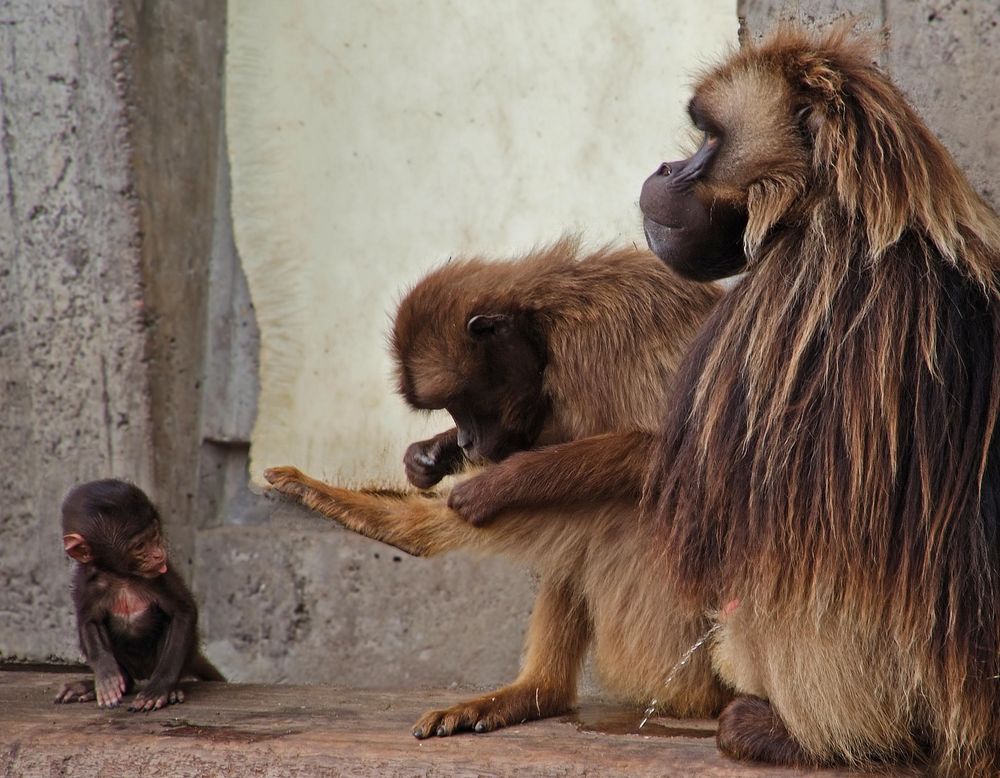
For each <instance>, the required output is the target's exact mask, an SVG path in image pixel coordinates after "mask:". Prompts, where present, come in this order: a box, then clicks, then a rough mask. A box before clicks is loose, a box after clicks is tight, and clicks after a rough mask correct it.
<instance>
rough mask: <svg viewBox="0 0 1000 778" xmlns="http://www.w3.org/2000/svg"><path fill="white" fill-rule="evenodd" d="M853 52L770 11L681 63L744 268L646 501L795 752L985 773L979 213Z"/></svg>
mask: <svg viewBox="0 0 1000 778" xmlns="http://www.w3.org/2000/svg"><path fill="white" fill-rule="evenodd" d="M872 59H873V57H872V52H871V48H870V47H869V46H868V45H867V43H866V42H865V41H864V40H861V39H856V40H852V39H849V36H848V31H847V28H845V27H840V28H838V29H836V30H834V31H833V32H831V33H829V34H828V35H826V36H823V37H813V36H809V35H806V34H805V33H802V32H800V31H797V30H791V29H783V30H780V31H779V32H778V33H777V34H776V35H774V36H773V37H772V38H770V39H769V40H766V41H765V42H763V43H761V44H760V45H758V46H747V47H746V48H744V49H743V50H742V51H740V52H739V53H737V54H735V55H733V56H732V57H731V58H730V59H729V61H727V62H725V63H724V64H722V65H721V66H720V67H718V68H717V69H715V70H713V71H711V72H710V73H708V74H707V75H706V76H705V77H704V78H703V79H702V80H701V82H700V83H699V85H698V87H697V90H696V99H698V100H699V101H700V103H701V104H702V105H704V106H705V108H706V111H708V112H709V113H712V114H714V115H715V116H716V117H717V118H718V121H719V123H720V124H721V126H722V127H723V128H725V129H726V130H731V134H730V135H728V136H727V137H726V140H725V142H726V143H727V144H728V145H729V147H730V156H729V157H728V158H722V159H720V160H719V162H718V164H717V165H716V166H714V167H713V169H712V171H711V173H710V175H709V176H708V177H707V179H706V180H705V181H703V182H702V183H701V184H700V186H703V187H705V188H706V190H707V191H709V192H711V191H713V190H716V191H718V193H719V197H723V198H726V199H727V200H728V201H734V200H740V199H741V198H742V200H743V202H744V203H745V207H746V209H747V212H748V215H749V217H748V227H747V230H746V233H745V242H746V250H747V255H748V260H749V266H748V273H747V275H746V277H745V279H744V280H743V281H742V282H741V283H740V285H739V286H738V287H737V288H736V289H734V290H733V291H732V292H731V293H730V294H729V295H728V296H727V297H726V299H724V300H723V302H722V303H721V304H720V306H719V307H718V308H717V309H716V310H715V312H714V314H713V315H712V317H711V318H710V320H709V322H708V324H707V326H706V327H705V328H703V330H702V331H701V333H700V334H699V335H698V337H697V338H696V340H695V343H694V345H693V347H692V352H691V354H690V355H689V358H688V359H687V360H686V361H685V363H684V366H683V367H682V369H681V372H680V376H679V380H678V383H677V384H676V385H675V390H676V399H677V401H678V403H677V406H676V407H675V408H673V409H672V410H671V413H670V415H669V418H668V421H667V424H666V429H665V432H664V435H663V438H662V442H661V444H660V451H659V454H658V456H657V458H656V459H657V461H658V465H657V466H655V467H654V468H653V469H652V471H651V472H650V474H649V478H648V481H647V495H646V504H647V506H648V508H649V509H650V510H651V511H653V512H654V513H655V514H656V515H657V516H658V517H659V520H660V523H661V525H662V527H663V528H664V531H665V535H666V539H667V542H666V544H665V548H664V550H663V556H662V564H663V565H664V567H665V568H667V569H668V570H670V571H671V572H672V578H673V581H674V584H675V585H676V586H677V587H678V588H679V589H681V590H683V591H685V592H687V593H689V594H691V595H693V597H694V599H695V601H698V602H702V603H703V604H704V605H706V606H718V605H719V604H720V603H722V602H727V601H729V600H730V599H733V598H738V599H739V600H740V602H741V605H740V607H739V609H738V610H737V611H736V612H735V613H734V614H733V615H732V617H731V618H729V619H727V620H726V622H725V625H724V629H723V630H722V632H721V637H720V641H719V644H718V647H717V649H716V651H715V660H716V663H717V666H718V668H719V671H720V672H721V674H722V676H723V678H724V679H725V680H726V681H728V682H729V683H731V684H733V685H734V687H735V688H737V689H738V690H740V691H742V692H744V693H747V694H751V695H755V696H758V697H762V698H766V699H767V700H769V701H770V703H771V705H772V706H773V709H774V711H775V712H776V714H777V715H778V717H779V721H780V722H781V723H782V727H783V728H784V727H787V733H788V736H789V737H790V738H791V739H792V740H793V741H794V743H797V744H798V745H799V746H801V748H802V750H803V753H804V754H805V758H806V760H807V761H811V762H816V763H826V762H847V763H851V764H862V763H866V762H869V761H871V760H876V761H879V760H886V759H889V760H892V759H899V758H904V757H910V756H915V755H921V756H922V755H929V757H930V758H931V759H932V760H933V762H934V763H935V764H936V765H937V767H938V769H939V770H940V772H942V773H943V774H948V775H973V774H975V775H989V774H996V772H997V771H998V770H1000V686H998V681H997V676H998V674H1000V610H998V605H1000V602H998V595H1000V516H998V509H1000V438H998V433H997V423H996V422H997V412H998V404H1000V315H998V314H1000V308H998V300H997V283H998V268H1000V221H998V219H997V217H996V215H995V214H994V213H993V212H992V211H991V210H990V209H989V207H988V206H987V205H986V204H985V203H984V202H983V201H982V199H981V198H980V197H979V196H978V195H977V194H976V193H975V192H974V191H973V189H972V188H971V187H970V185H969V184H968V182H967V180H966V179H965V177H964V176H963V174H962V173H961V171H960V170H959V169H958V167H957V166H956V164H955V162H954V161H953V160H952V158H951V156H950V155H949V154H948V153H947V151H946V150H945V149H944V147H943V146H942V145H941V143H940V142H939V141H938V140H937V139H936V138H935V137H934V135H933V134H932V133H931V132H930V131H929V130H928V129H927V128H926V126H925V125H924V124H923V123H922V122H921V121H920V119H919V118H918V116H917V115H916V113H915V112H914V111H913V109H912V108H911V107H910V106H909V105H908V104H907V102H906V100H905V99H904V98H903V96H902V95H901V94H900V92H899V91H898V90H897V89H896V87H895V86H893V84H892V83H891V82H890V81H889V80H888V79H887V78H886V76H885V75H884V74H882V73H881V72H880V71H879V70H878V69H877V67H876V66H875V65H874V64H873V63H872ZM755 104H759V105H761V106H764V107H765V109H766V110H763V111H762V112H758V113H757V114H755V115H754V116H752V117H751V118H749V119H747V120H746V121H744V122H742V123H740V122H735V118H734V117H732V116H731V115H730V114H731V112H732V110H733V108H732V107H733V106H734V105H744V106H748V105H749V106H752V105H755ZM727 122H730V123H727ZM732 122H735V123H732ZM762 138H770V139H777V145H776V142H775V141H774V140H769V141H766V142H764V141H761V139H762ZM734 149H735V150H734ZM720 582H721V585H720ZM744 707H745V710H746V711H747V712H748V713H747V715H748V716H757V715H758V714H759V710H757V708H754V706H753V705H751V704H747V705H746V706H744ZM734 715H735V714H734ZM736 719H738V716H737V717H736ZM736 719H734V720H736ZM760 720H761V721H766V717H765V718H761V719H760ZM782 731H784V729H782ZM786 745H787V743H786ZM736 751H738V749H736V748H735V747H734V751H733V752H734V753H735V752H736ZM793 751H794V749H793ZM776 758H780V757H776Z"/></svg>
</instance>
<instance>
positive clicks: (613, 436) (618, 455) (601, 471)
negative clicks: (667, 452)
mask: <svg viewBox="0 0 1000 778" xmlns="http://www.w3.org/2000/svg"><path fill="white" fill-rule="evenodd" d="M653 444H654V436H653V435H652V434H651V433H648V432H622V433H609V434H606V435H595V436H593V437H590V438H582V439H580V440H575V441H572V442H570V443H562V444H559V445H555V446H548V447H545V448H539V449H535V450H534V451H525V452H523V453H520V454H514V455H512V456H510V457H508V458H507V459H505V460H504V461H503V462H500V463H499V464H497V465H494V466H492V467H489V468H487V469H486V470H485V471H483V472H482V473H480V474H478V475H476V476H473V477H472V478H470V479H468V480H467V481H463V482H462V483H460V484H456V486H455V488H454V489H452V491H451V494H450V495H449V497H448V507H450V508H451V509H452V510H454V511H456V512H457V513H459V514H460V515H461V516H463V517H464V518H465V519H466V520H467V521H469V523H471V524H473V525H476V526H481V525H483V524H486V523H487V522H489V521H490V520H491V519H493V518H494V517H495V516H496V515H497V514H499V513H501V512H502V511H504V510H506V509H508V508H523V507H537V506H545V505H551V504H563V503H567V502H590V501H601V500H608V499H617V498H625V499H638V498H639V496H640V495H641V494H642V484H643V480H644V478H645V472H646V464H647V463H648V462H649V461H650V457H651V456H652V450H653Z"/></svg>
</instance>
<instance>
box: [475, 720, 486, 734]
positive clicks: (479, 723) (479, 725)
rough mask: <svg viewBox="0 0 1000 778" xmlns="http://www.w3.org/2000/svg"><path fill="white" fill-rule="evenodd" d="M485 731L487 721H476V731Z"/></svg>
mask: <svg viewBox="0 0 1000 778" xmlns="http://www.w3.org/2000/svg"><path fill="white" fill-rule="evenodd" d="M485 731H486V722H485V721H477V722H476V732H485Z"/></svg>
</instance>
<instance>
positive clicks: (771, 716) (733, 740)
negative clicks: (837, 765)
mask: <svg viewBox="0 0 1000 778" xmlns="http://www.w3.org/2000/svg"><path fill="white" fill-rule="evenodd" d="M716 742H717V743H718V745H719V750H720V751H722V753H724V754H725V755H726V756H728V757H729V758H730V759H735V760H737V761H739V762H768V763H770V764H779V765H788V766H794V767H818V766H819V763H818V761H817V760H816V759H815V758H814V757H812V756H810V755H809V754H808V753H807V752H806V750H805V749H804V748H802V746H801V745H799V743H798V741H796V740H795V739H794V738H793V737H792V736H791V734H789V732H788V730H787V729H786V727H785V723H784V722H783V721H782V720H781V718H780V717H779V716H778V714H777V713H775V711H774V708H772V707H771V703H769V702H768V701H767V700H763V699H761V698H760V697H750V696H745V697H737V698H736V699H735V700H733V701H732V702H731V703H729V705H727V706H726V708H725V710H723V711H722V714H721V715H720V716H719V731H718V734H717V735H716Z"/></svg>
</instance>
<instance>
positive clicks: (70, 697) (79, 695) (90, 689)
mask: <svg viewBox="0 0 1000 778" xmlns="http://www.w3.org/2000/svg"><path fill="white" fill-rule="evenodd" d="M96 699H97V692H95V691H94V682H93V681H69V682H67V683H64V684H63V687H62V688H61V689H60V690H59V694H57V695H56V697H55V699H54V700H53V702H60V703H61V702H92V701H93V700H96Z"/></svg>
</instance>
